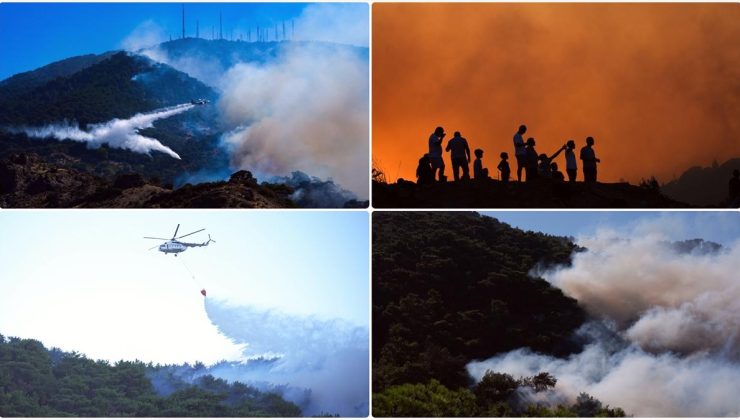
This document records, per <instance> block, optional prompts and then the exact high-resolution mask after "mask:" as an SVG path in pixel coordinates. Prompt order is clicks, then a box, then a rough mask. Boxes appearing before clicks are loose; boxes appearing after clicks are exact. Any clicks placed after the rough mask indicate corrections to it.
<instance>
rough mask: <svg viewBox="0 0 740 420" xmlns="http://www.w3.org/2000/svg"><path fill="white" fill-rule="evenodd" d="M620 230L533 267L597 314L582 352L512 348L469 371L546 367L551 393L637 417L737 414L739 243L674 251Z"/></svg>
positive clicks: (656, 239) (659, 239) (661, 239)
mask: <svg viewBox="0 0 740 420" xmlns="http://www.w3.org/2000/svg"><path fill="white" fill-rule="evenodd" d="M644 228H645V227H644V226H643V229H644ZM623 236H624V235H623V234H619V235H618V234H616V233H614V232H610V231H608V230H604V231H600V232H599V233H597V234H596V235H595V236H593V237H589V238H583V239H580V240H579V241H578V243H579V244H580V245H583V246H585V247H586V251H584V252H577V253H575V254H574V255H573V262H572V265H571V266H568V267H555V268H551V269H548V270H544V271H535V272H533V273H532V274H533V275H539V276H541V277H543V278H544V279H546V280H547V281H548V282H550V283H552V284H553V285H554V286H557V287H559V288H561V289H562V290H563V291H564V292H565V293H566V294H567V295H569V296H571V297H573V298H576V299H578V301H579V302H580V303H581V304H582V305H583V306H584V307H585V308H586V310H587V311H588V313H589V314H590V315H591V317H592V319H594V321H592V322H591V324H587V325H585V326H584V327H583V328H582V330H581V331H580V335H581V336H582V337H583V338H584V339H585V341H587V342H588V344H587V345H586V347H585V349H584V350H583V352H581V353H580V354H576V355H573V356H571V357H569V358H567V359H557V358H554V357H551V356H546V355H540V354H535V353H532V352H531V351H529V350H527V349H519V350H516V351H513V352H510V353H507V354H503V355H498V356H496V357H493V358H491V359H488V360H485V361H474V362H472V363H470V364H469V365H468V371H469V373H470V374H471V375H472V376H473V377H475V378H476V379H480V378H481V377H482V376H483V374H484V373H485V371H486V370H487V369H491V370H493V371H497V372H505V373H509V374H512V375H514V376H517V375H523V376H526V375H532V374H534V373H537V372H539V371H548V372H550V373H551V374H553V375H554V376H555V377H556V378H558V380H559V382H558V384H557V386H556V388H555V390H554V391H553V392H552V393H550V394H549V396H548V397H550V398H555V399H561V400H562V399H565V400H569V401H572V400H574V399H575V397H576V396H577V395H578V392H582V391H583V392H587V393H589V394H592V395H593V396H595V397H596V398H598V399H600V400H602V401H603V402H604V403H607V404H610V405H616V406H620V407H622V408H624V409H625V411H626V412H627V413H629V414H633V415H636V416H737V415H738V414H740V401H738V400H737V398H735V397H734V396H733V395H731V394H732V392H734V391H730V390H736V389H738V387H740V336H739V335H738V330H740V283H738V281H737V273H738V272H740V242H735V243H734V244H731V245H728V246H726V247H724V248H721V249H718V250H714V251H707V250H706V249H679V248H678V247H676V246H675V244H674V243H671V242H670V241H668V240H666V238H665V236H662V235H660V234H657V233H655V232H653V233H651V232H649V229H648V232H647V233H646V232H644V231H643V232H642V234H641V235H638V234H633V235H631V236H629V237H630V238H632V239H629V240H626V239H622V237H623ZM595 329H601V330H606V331H609V332H610V334H611V335H610V334H593V331H594V330H595Z"/></svg>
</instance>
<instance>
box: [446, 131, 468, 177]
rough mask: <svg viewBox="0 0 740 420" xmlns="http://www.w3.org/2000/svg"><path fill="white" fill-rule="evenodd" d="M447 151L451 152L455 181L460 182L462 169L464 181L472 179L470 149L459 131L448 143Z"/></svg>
mask: <svg viewBox="0 0 740 420" xmlns="http://www.w3.org/2000/svg"><path fill="white" fill-rule="evenodd" d="M445 151H448V152H450V155H451V158H452V159H451V160H452V175H453V176H454V177H455V181H459V180H460V168H462V179H464V180H466V179H470V168H469V167H468V164H469V163H470V148H469V147H468V141H467V140H465V138H464V137H462V135H460V132H459V131H455V136H454V137H453V138H452V139H450V141H449V142H447V147H446V148H445Z"/></svg>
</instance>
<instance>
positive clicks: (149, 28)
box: [121, 20, 167, 52]
mask: <svg viewBox="0 0 740 420" xmlns="http://www.w3.org/2000/svg"><path fill="white" fill-rule="evenodd" d="M166 39H167V35H166V34H165V31H164V29H162V28H161V27H160V26H159V25H157V24H156V23H154V21H151V20H147V21H144V22H142V23H141V24H139V26H137V27H136V28H134V30H133V31H131V33H130V34H129V35H128V36H127V37H126V38H125V39H124V40H123V41H122V42H121V47H122V48H123V49H125V50H127V51H132V52H135V51H138V50H140V49H142V48H147V47H152V46H154V45H158V44H160V43H162V42H164V41H165V40H166Z"/></svg>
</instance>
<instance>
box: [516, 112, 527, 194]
mask: <svg viewBox="0 0 740 420" xmlns="http://www.w3.org/2000/svg"><path fill="white" fill-rule="evenodd" d="M526 132H527V126H526V125H524V124H522V125H520V126H519V130H517V132H516V133H515V134H514V156H515V157H516V179H517V180H518V181H519V182H522V169H524V168H525V167H526V166H527V149H526V146H525V144H524V138H522V136H523V135H524V133H526Z"/></svg>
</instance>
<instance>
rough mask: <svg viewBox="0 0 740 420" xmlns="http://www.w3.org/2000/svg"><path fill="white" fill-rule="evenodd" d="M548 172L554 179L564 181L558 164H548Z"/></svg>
mask: <svg viewBox="0 0 740 420" xmlns="http://www.w3.org/2000/svg"><path fill="white" fill-rule="evenodd" d="M550 172H551V173H552V179H553V180H555V181H565V176H564V175H563V173H562V172H560V171H559V170H558V164H557V163H555V162H553V163H551V164H550Z"/></svg>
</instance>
